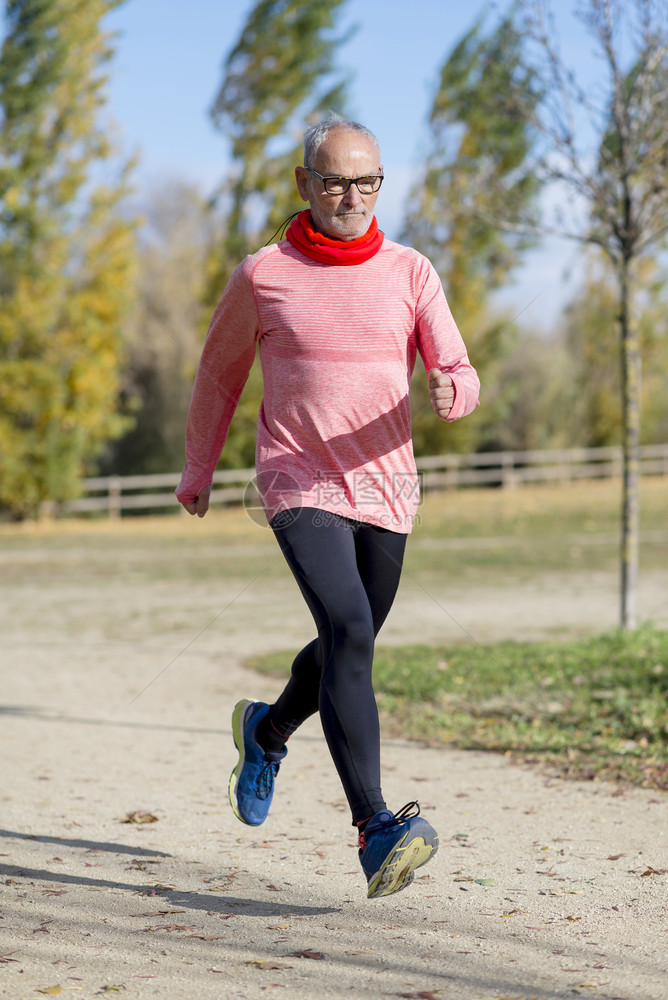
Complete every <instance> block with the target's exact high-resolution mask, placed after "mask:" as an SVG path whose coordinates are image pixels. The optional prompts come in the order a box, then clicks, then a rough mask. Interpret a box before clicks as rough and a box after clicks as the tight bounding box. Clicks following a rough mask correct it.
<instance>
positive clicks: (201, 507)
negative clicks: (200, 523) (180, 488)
mask: <svg viewBox="0 0 668 1000" xmlns="http://www.w3.org/2000/svg"><path fill="white" fill-rule="evenodd" d="M210 497H211V487H210V486H205V487H204V489H203V490H200V491H199V493H198V495H197V496H196V497H195V499H194V500H192V501H191V502H190V503H184V504H183V506H184V507H185V509H186V510H187V511H188V513H189V514H197V516H198V517H204V515H205V514H206V512H207V510H208V509H209V498H210Z"/></svg>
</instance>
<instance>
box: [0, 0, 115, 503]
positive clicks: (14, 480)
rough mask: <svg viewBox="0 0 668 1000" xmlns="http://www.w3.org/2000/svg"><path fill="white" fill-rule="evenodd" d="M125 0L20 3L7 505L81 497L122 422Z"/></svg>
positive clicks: (1, 287) (9, 95)
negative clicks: (119, 80) (113, 112)
mask: <svg viewBox="0 0 668 1000" xmlns="http://www.w3.org/2000/svg"><path fill="white" fill-rule="evenodd" d="M116 6H118V0H7V4H6V11H5V24H6V34H5V38H4V42H3V44H2V49H1V50H0V507H1V508H2V509H4V510H5V512H6V513H9V514H10V516H13V517H16V518H22V517H26V516H32V515H34V514H35V513H36V512H37V511H38V509H39V508H40V505H41V504H42V503H43V502H44V501H45V500H55V501H58V500H63V499H65V498H68V497H71V496H73V495H75V494H76V492H77V490H78V487H79V483H80V479H81V477H82V475H83V474H84V473H85V472H86V471H87V468H88V466H89V463H90V461H91V460H92V459H93V458H94V456H95V455H96V454H98V452H99V451H100V450H101V448H102V447H103V445H104V443H105V442H106V441H107V440H108V439H109V438H112V437H114V436H115V435H117V434H119V433H120V432H121V430H122V428H123V420H122V419H121V418H120V417H119V415H118V414H117V412H116V401H117V394H118V388H119V368H120V363H121V356H122V350H121V346H122V322H123V318H124V316H125V312H126V309H127V307H128V304H129V294H130V287H131V278H132V269H133V258H134V227H133V225H132V223H131V221H130V220H127V219H126V218H124V217H123V213H122V211H121V210H120V203H121V201H122V199H123V197H124V195H125V194H126V192H127V185H128V172H129V169H130V165H129V164H118V166H117V167H114V166H113V164H114V163H115V162H116V161H115V157H114V151H113V149H112V147H111V144H110V141H109V138H108V136H107V133H106V131H105V126H104V122H103V121H102V118H101V112H102V109H103V107H104V103H105V97H104V89H105V84H106V82H107V75H106V73H107V66H108V63H109V60H110V58H111V55H112V47H111V39H110V36H109V34H108V33H106V32H105V31H103V30H102V27H101V19H102V18H103V17H104V15H105V14H107V13H108V12H109V11H110V10H111V9H112V8H114V7H116Z"/></svg>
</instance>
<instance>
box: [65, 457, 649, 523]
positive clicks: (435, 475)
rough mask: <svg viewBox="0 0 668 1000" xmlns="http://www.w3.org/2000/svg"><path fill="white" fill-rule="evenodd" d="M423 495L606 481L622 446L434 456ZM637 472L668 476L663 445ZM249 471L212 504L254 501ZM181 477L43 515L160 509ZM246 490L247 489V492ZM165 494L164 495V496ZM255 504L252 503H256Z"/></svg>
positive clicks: (126, 482) (99, 489) (147, 481)
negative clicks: (466, 488)
mask: <svg viewBox="0 0 668 1000" xmlns="http://www.w3.org/2000/svg"><path fill="white" fill-rule="evenodd" d="M417 467H418V471H419V473H420V476H421V479H422V486H423V490H424V491H425V492H429V491H431V490H445V489H458V488H460V487H463V486H500V487H506V488H508V487H515V486H520V485H521V484H523V483H538V482H560V483H566V482H572V481H574V480H577V479H609V478H614V477H616V476H620V475H621V472H622V452H621V448H565V449H562V450H558V451H498V452H484V453H481V454H475V455H433V456H430V457H426V458H418V459H417ZM640 474H641V475H643V476H666V475H668V444H657V445H645V446H643V447H642V448H641V449H640ZM254 476H255V470H254V469H229V470H228V469H226V470H221V471H218V472H216V473H215V475H214V479H213V490H212V493H211V499H212V502H213V503H221V504H230V505H233V504H240V503H243V502H244V499H250V500H251V502H253V498H254V494H253V493H252V485H251V484H252V481H253V477H254ZM179 478H180V474H179V473H177V472H175V473H160V474H158V475H147V476H104V477H100V476H98V477H95V478H91V479H84V481H83V496H81V497H79V498H78V499H77V500H70V501H68V502H66V503H62V504H58V505H57V506H55V507H52V508H51V509H50V510H45V513H52V514H55V515H60V514H85V513H99V512H105V513H106V514H107V515H108V516H109V517H111V518H118V517H121V515H122V513H123V512H124V511H127V512H131V511H135V512H136V511H139V510H160V509H162V508H168V507H171V508H172V509H174V507H175V504H176V501H175V498H174V489H175V488H176V485H177V483H178V481H179ZM249 490H250V491H251V492H250V493H249ZM165 491H166V492H165ZM255 505H257V503H256V502H255Z"/></svg>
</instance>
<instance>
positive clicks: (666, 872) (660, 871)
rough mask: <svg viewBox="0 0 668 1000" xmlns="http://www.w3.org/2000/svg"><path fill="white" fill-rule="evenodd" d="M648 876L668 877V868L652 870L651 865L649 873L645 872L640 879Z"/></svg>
mask: <svg viewBox="0 0 668 1000" xmlns="http://www.w3.org/2000/svg"><path fill="white" fill-rule="evenodd" d="M648 875H668V868H652V866H651V865H650V866H649V867H648V869H647V871H645V872H643V873H642V875H641V876H640V877H641V878H646V877H647V876H648Z"/></svg>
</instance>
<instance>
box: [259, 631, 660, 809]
mask: <svg viewBox="0 0 668 1000" xmlns="http://www.w3.org/2000/svg"><path fill="white" fill-rule="evenodd" d="M286 659H287V658H286V656H285V654H270V655H269V656H265V657H261V658H259V659H258V660H254V661H252V665H253V666H255V667H256V668H258V669H261V670H262V671H264V672H271V673H274V672H285V663H286ZM374 686H375V689H376V692H377V697H378V704H379V708H380V711H381V713H382V714H383V715H384V716H385V719H386V724H387V725H388V726H389V727H390V729H391V730H394V731H395V732H400V733H401V734H402V735H403V736H406V737H409V738H414V739H423V740H428V741H430V742H434V743H449V744H452V745H454V746H458V747H463V748H466V749H479V750H495V751H500V752H503V753H510V754H512V755H513V756H517V757H520V758H523V759H530V760H534V761H540V762H544V763H549V764H551V765H555V766H557V767H559V768H561V769H562V770H564V771H566V772H567V773H569V774H571V775H573V776H574V777H583V776H586V777H593V776H595V775H597V776H601V777H606V778H622V779H625V780H628V781H632V782H633V783H635V784H639V785H643V786H646V787H652V788H663V789H668V715H667V713H666V697H667V696H668V632H663V631H659V630H656V629H652V628H650V627H645V628H643V629H639V630H638V631H635V632H627V633H622V632H613V633H610V634H608V635H604V636H601V637H599V638H593V639H585V640H579V641H575V642H573V641H571V642H532V643H521V642H497V643H490V644H486V645H485V646H479V645H471V644H468V645H466V646H463V645H459V646H449V647H442V648H441V647H439V648H435V649H433V648H430V647H428V646H401V647H382V646H381V647H379V648H378V649H377V650H376V655H375V660H374Z"/></svg>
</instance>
